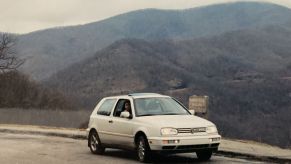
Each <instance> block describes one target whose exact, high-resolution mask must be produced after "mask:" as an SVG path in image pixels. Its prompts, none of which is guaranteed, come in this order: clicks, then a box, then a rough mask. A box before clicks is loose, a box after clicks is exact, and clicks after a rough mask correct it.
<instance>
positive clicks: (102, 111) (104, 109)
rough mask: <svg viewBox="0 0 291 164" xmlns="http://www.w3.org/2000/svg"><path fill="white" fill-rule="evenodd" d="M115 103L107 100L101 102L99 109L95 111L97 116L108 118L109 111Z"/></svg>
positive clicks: (112, 100) (113, 100) (114, 100)
mask: <svg viewBox="0 0 291 164" xmlns="http://www.w3.org/2000/svg"><path fill="white" fill-rule="evenodd" d="M115 102H116V99H107V100H105V101H104V102H103V104H102V105H101V106H100V108H99V109H98V111H97V114H98V115H105V116H109V115H110V114H111V110H112V108H113V106H114V104H115Z"/></svg>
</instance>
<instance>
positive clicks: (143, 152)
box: [136, 136, 151, 162]
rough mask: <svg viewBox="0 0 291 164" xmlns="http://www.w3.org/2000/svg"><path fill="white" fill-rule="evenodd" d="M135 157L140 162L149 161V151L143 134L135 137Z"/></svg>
mask: <svg viewBox="0 0 291 164" xmlns="http://www.w3.org/2000/svg"><path fill="white" fill-rule="evenodd" d="M136 144H137V145H136V146H137V158H138V160H139V161H140V162H149V161H150V158H151V151H150V148H149V145H148V141H147V139H146V137H145V136H139V137H138V139H137V143H136Z"/></svg>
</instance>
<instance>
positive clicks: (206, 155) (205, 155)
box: [196, 150, 212, 161]
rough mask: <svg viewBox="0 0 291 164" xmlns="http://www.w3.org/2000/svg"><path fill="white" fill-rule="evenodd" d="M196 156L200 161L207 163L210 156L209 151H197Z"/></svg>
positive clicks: (210, 152)
mask: <svg viewBox="0 0 291 164" xmlns="http://www.w3.org/2000/svg"><path fill="white" fill-rule="evenodd" d="M196 155H197V157H198V159H199V160H200V161H208V160H209V159H210V158H211V156H212V151H211V150H203V151H197V152H196Z"/></svg>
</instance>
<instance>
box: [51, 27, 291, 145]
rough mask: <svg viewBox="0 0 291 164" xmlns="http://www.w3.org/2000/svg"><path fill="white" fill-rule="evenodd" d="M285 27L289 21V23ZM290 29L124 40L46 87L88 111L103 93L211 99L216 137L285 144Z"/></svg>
mask: <svg viewBox="0 0 291 164" xmlns="http://www.w3.org/2000/svg"><path fill="white" fill-rule="evenodd" d="M290 27H291V26H290ZM290 29H291V28H288V27H282V26H266V27H262V28H255V29H248V30H238V31H233V32H227V33H224V34H221V35H217V36H212V37H205V38H199V39H192V40H184V41H177V40H163V41H155V42H148V41H144V40H139V39H123V40H119V41H116V42H115V43H113V44H112V45H110V46H109V47H107V48H104V49H102V50H101V51H98V52H97V53H96V54H95V55H94V56H93V57H89V58H87V59H84V60H83V61H81V62H79V63H75V64H73V65H71V66H70V67H68V68H66V69H64V70H62V71H60V72H58V73H57V74H55V75H54V76H52V77H51V78H50V79H49V80H48V81H47V82H46V85H47V86H48V87H51V88H55V89H60V90H62V91H63V92H64V93H65V94H66V95H71V96H73V97H75V101H76V102H79V104H80V105H81V106H82V107H87V108H91V109H92V108H93V107H94V106H95V105H96V102H97V101H98V100H99V99H100V98H102V97H104V96H107V95H118V94H127V93H131V92H160V93H165V94H168V95H172V96H174V97H176V98H178V99H179V100H181V101H182V102H183V103H184V104H187V102H188V97H189V96H190V95H193V94H197V95H209V96H210V100H211V101H210V111H211V112H210V119H211V120H212V121H214V122H215V123H216V124H217V125H218V127H219V129H220V130H221V132H222V134H223V136H226V137H235V138H242V139H253V140H257V141H262V142H268V143H271V144H276V145H279V146H283V147H288V146H290V144H291V143H290V141H291V140H290V134H289V129H288V128H282V127H285V126H286V127H290V126H291V121H290V119H289V118H290V117H291V108H290V106H291V103H290V102H291V101H290V93H291V85H290V76H291V55H290V52H291V46H290V45H291V30H290ZM271 132H272V133H271Z"/></svg>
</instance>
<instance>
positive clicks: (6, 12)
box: [0, 0, 291, 33]
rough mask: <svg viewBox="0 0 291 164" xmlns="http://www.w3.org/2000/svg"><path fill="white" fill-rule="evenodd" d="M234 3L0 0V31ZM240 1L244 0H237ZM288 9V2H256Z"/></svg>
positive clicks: (290, 2)
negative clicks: (151, 9)
mask: <svg viewBox="0 0 291 164" xmlns="http://www.w3.org/2000/svg"><path fill="white" fill-rule="evenodd" d="M235 1H237V0H0V31H2V32H12V33H27V32H31V31H35V30H40V29H45V28H50V27H56V26H67V25H77V24H85V23H90V22H94V21H98V20H102V19H105V18H108V17H111V16H114V15H117V14H121V13H125V12H129V11H132V10H138V9H145V8H159V9H185V8H193V7H197V6H204V5H209V4H214V3H222V2H235ZM240 1H244V0H240ZM257 1H264V2H272V3H276V4H280V5H284V6H287V7H289V8H291V0H257Z"/></svg>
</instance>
